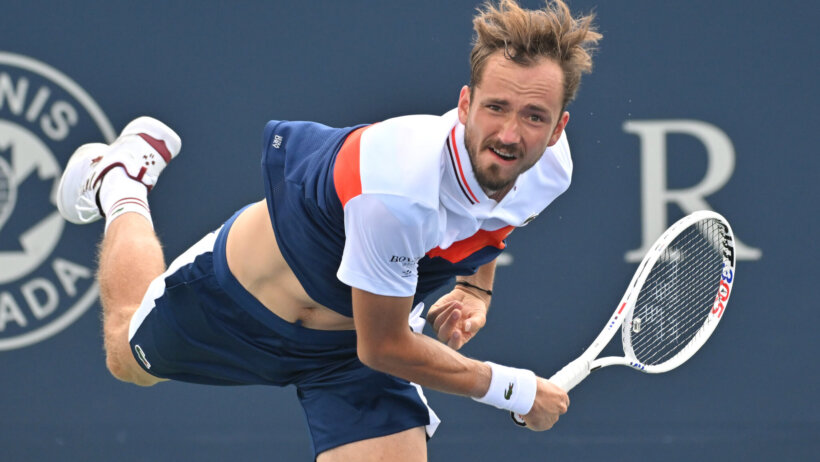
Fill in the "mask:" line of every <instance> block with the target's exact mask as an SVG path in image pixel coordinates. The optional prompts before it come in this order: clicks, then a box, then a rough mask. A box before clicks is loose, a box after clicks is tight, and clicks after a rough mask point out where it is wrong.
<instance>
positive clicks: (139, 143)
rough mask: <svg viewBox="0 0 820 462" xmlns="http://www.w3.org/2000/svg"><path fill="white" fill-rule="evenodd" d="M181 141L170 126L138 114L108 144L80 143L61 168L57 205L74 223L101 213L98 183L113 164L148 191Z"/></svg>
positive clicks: (177, 149)
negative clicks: (63, 168)
mask: <svg viewBox="0 0 820 462" xmlns="http://www.w3.org/2000/svg"><path fill="white" fill-rule="evenodd" d="M181 146H182V141H181V140H180V139H179V136H178V135H177V134H176V133H174V131H173V130H171V129H170V128H168V126H166V125H165V124H163V123H162V122H160V121H158V120H156V119H152V118H150V117H140V118H138V119H135V120H134V121H132V122H131V123H129V124H128V125H126V126H125V128H124V129H123V131H122V133H121V134H120V136H119V137H118V138H117V139H116V140H114V142H113V143H111V145H106V144H102V143H91V144H84V145H82V146H80V147H79V148H78V149H77V150H76V151H74V154H72V155H71V159H69V161H68V165H66V167H65V171H63V176H62V178H61V179H60V185H59V187H58V188H57V209H58V210H59V211H60V215H62V216H63V218H65V219H66V220H68V221H70V222H72V223H76V224H86V223H92V222H95V221H97V220H99V219H100V218H102V217H103V216H104V212H102V211H101V210H100V208H101V206H100V198H99V193H100V185H101V184H102V180H103V177H104V176H105V174H106V173H108V172H109V171H110V170H111V169H112V168H115V167H120V168H122V169H123V170H124V171H125V173H126V175H128V176H129V177H130V178H131V179H133V180H135V181H138V182H140V183H142V184H144V185H145V187H146V188H148V191H151V188H153V187H154V185H155V184H156V183H157V179H158V178H159V174H160V173H162V170H163V169H164V168H165V166H166V165H168V163H169V162H170V161H171V159H173V158H174V157H176V156H177V154H179V150H180V148H181Z"/></svg>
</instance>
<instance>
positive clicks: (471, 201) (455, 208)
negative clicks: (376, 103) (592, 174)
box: [262, 109, 572, 316]
mask: <svg viewBox="0 0 820 462" xmlns="http://www.w3.org/2000/svg"><path fill="white" fill-rule="evenodd" d="M262 171H263V175H262V176H263V180H264V183H265V194H266V197H267V199H268V210H269V212H270V217H271V223H272V224H273V229H274V232H275V233H276V239H277V242H278V243H279V248H280V250H281V252H282V255H283V256H284V258H285V260H286V261H287V263H288V265H289V266H290V268H291V269H292V270H293V272H294V274H295V275H296V277H297V278H298V279H299V281H300V282H301V284H302V286H303V287H304V289H305V291H306V292H307V294H308V295H309V296H310V297H311V298H312V299H313V300H315V301H316V302H318V303H320V304H322V305H324V306H326V307H328V308H330V309H332V310H334V311H336V312H338V313H340V314H342V315H345V316H352V312H353V309H352V301H351V289H350V288H351V287H356V288H358V289H362V290H365V291H368V292H371V293H374V294H379V295H388V296H395V297H406V296H411V295H412V296H414V304H415V303H417V302H419V301H421V300H423V299H424V298H425V297H426V296H428V295H430V294H431V293H432V292H434V291H435V290H437V289H439V288H441V287H442V286H444V285H446V284H451V283H452V278H453V277H454V276H456V275H469V274H473V273H475V271H476V270H477V269H478V268H479V267H480V266H482V265H484V264H486V263H488V262H490V261H492V260H494V259H495V258H496V257H497V256H498V254H499V253H501V251H502V250H503V249H504V247H505V245H506V243H505V238H506V237H507V235H509V234H510V232H511V231H512V230H513V229H514V228H515V227H517V226H524V225H526V224H527V223H529V222H530V221H531V220H532V219H533V218H535V217H536V216H537V215H538V214H539V213H541V211H542V210H544V208H546V207H547V205H549V204H550V203H551V202H552V201H553V200H554V199H555V198H556V197H558V196H559V195H560V194H561V193H563V192H564V191H565V190H566V189H567V187H568V186H569V182H570V176H571V173H572V160H571V158H570V152H569V145H568V144H567V140H566V137H565V135H562V136H561V139H560V140H559V141H558V143H556V144H555V145H554V146H551V147H549V148H547V150H546V151H545V152H544V155H543V156H542V157H541V159H540V160H539V161H538V162H537V163H536V164H535V165H534V166H533V167H532V168H530V169H529V170H527V171H526V172H524V173H523V174H521V175H520V176H519V177H518V179H517V180H516V183H515V186H514V187H513V188H512V189H511V190H510V191H509V192H508V193H507V195H506V196H505V197H504V198H503V199H502V200H501V202H496V201H495V200H493V199H490V198H489V197H487V195H486V194H485V193H484V192H483V190H482V189H481V187H480V186H479V184H478V182H477V180H476V178H475V176H474V174H473V170H472V167H471V164H470V159H469V155H468V153H467V149H466V147H465V146H464V126H463V125H462V124H461V123H460V122H459V120H458V113H457V110H456V109H454V110H452V111H450V112H448V113H446V114H444V115H443V116H430V115H412V116H404V117H398V118H394V119H389V120H386V121H384V122H380V123H377V124H374V125H367V126H356V127H348V128H331V127H327V126H325V125H322V124H319V123H315V122H287V121H271V122H268V124H267V125H266V127H265V135H264V146H263V155H262Z"/></svg>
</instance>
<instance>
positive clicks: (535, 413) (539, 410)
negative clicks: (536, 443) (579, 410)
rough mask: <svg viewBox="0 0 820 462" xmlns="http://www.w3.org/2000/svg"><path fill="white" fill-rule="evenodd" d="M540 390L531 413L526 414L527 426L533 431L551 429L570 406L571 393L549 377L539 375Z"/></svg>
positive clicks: (536, 394) (537, 392)
mask: <svg viewBox="0 0 820 462" xmlns="http://www.w3.org/2000/svg"><path fill="white" fill-rule="evenodd" d="M537 380H538V390H537V391H536V393H535V403H533V405H532V409H531V410H530V412H529V414H527V415H525V416H524V422H526V423H527V428H529V429H530V430H533V431H544V430H549V429H550V428H552V426H553V425H555V422H558V417H559V416H561V415H563V414H565V413H566V412H567V409H568V408H569V395H567V393H566V392H565V391H564V390H562V389H561V388H560V387H558V386H557V385H554V384H553V383H552V382H550V381H549V380H547V379H544V378H541V377H537Z"/></svg>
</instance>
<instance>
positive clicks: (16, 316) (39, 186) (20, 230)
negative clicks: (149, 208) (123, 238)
mask: <svg viewBox="0 0 820 462" xmlns="http://www.w3.org/2000/svg"><path fill="white" fill-rule="evenodd" d="M114 137H115V135H114V131H113V129H112V127H111V123H110V122H109V121H108V119H107V117H106V116H105V114H104V113H103V112H102V111H101V110H100V108H99V107H98V106H97V104H96V103H95V102H94V100H92V99H91V97H90V96H89V95H88V94H87V93H86V92H85V91H84V90H83V89H82V88H80V86H79V85H77V84H76V83H75V82H74V81H73V80H71V79H70V78H68V77H67V76H65V75H64V74H62V73H61V72H60V71H58V70H56V69H54V68H52V67H51V66H49V65H47V64H45V63H42V62H40V61H37V60H34V59H32V58H29V57H26V56H21V55H17V54H13V53H6V52H0V350H10V349H14V348H22V347H25V346H28V345H31V344H34V343H37V342H40V341H43V340H45V339H47V338H49V337H51V336H53V335H55V334H57V333H58V332H60V331H62V330H63V329H65V328H66V327H68V326H69V325H70V324H71V323H73V322H74V321H75V320H77V318H79V317H80V316H81V315H82V314H83V313H84V312H85V311H86V310H87V309H88V308H89V307H90V306H91V305H92V304H93V303H94V302H95V301H96V300H97V294H98V288H97V285H96V283H95V282H94V271H93V269H92V268H93V267H94V256H95V253H96V249H95V246H96V241H97V239H98V238H99V232H100V231H99V229H97V228H95V227H78V226H73V225H67V224H66V222H65V221H64V220H63V219H62V217H60V214H59V213H58V212H57V208H56V202H55V198H56V192H57V185H58V184H59V181H60V176H61V174H62V169H63V167H64V166H65V164H66V163H67V162H68V158H69V157H70V156H71V153H72V152H73V151H74V149H76V148H77V147H78V146H79V145H81V144H84V143H88V142H99V141H105V142H111V141H112V140H113V139H114Z"/></svg>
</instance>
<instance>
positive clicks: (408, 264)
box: [390, 255, 421, 278]
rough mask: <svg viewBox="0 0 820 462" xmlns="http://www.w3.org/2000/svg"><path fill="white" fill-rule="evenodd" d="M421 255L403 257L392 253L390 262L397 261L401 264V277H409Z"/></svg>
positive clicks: (414, 270) (413, 272)
mask: <svg viewBox="0 0 820 462" xmlns="http://www.w3.org/2000/svg"><path fill="white" fill-rule="evenodd" d="M419 260H421V257H404V256H401V255H392V256H391V257H390V263H398V264H399V265H401V277H403V278H409V277H412V276H413V275H415V274H416V267H417V266H418V262H419Z"/></svg>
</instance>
